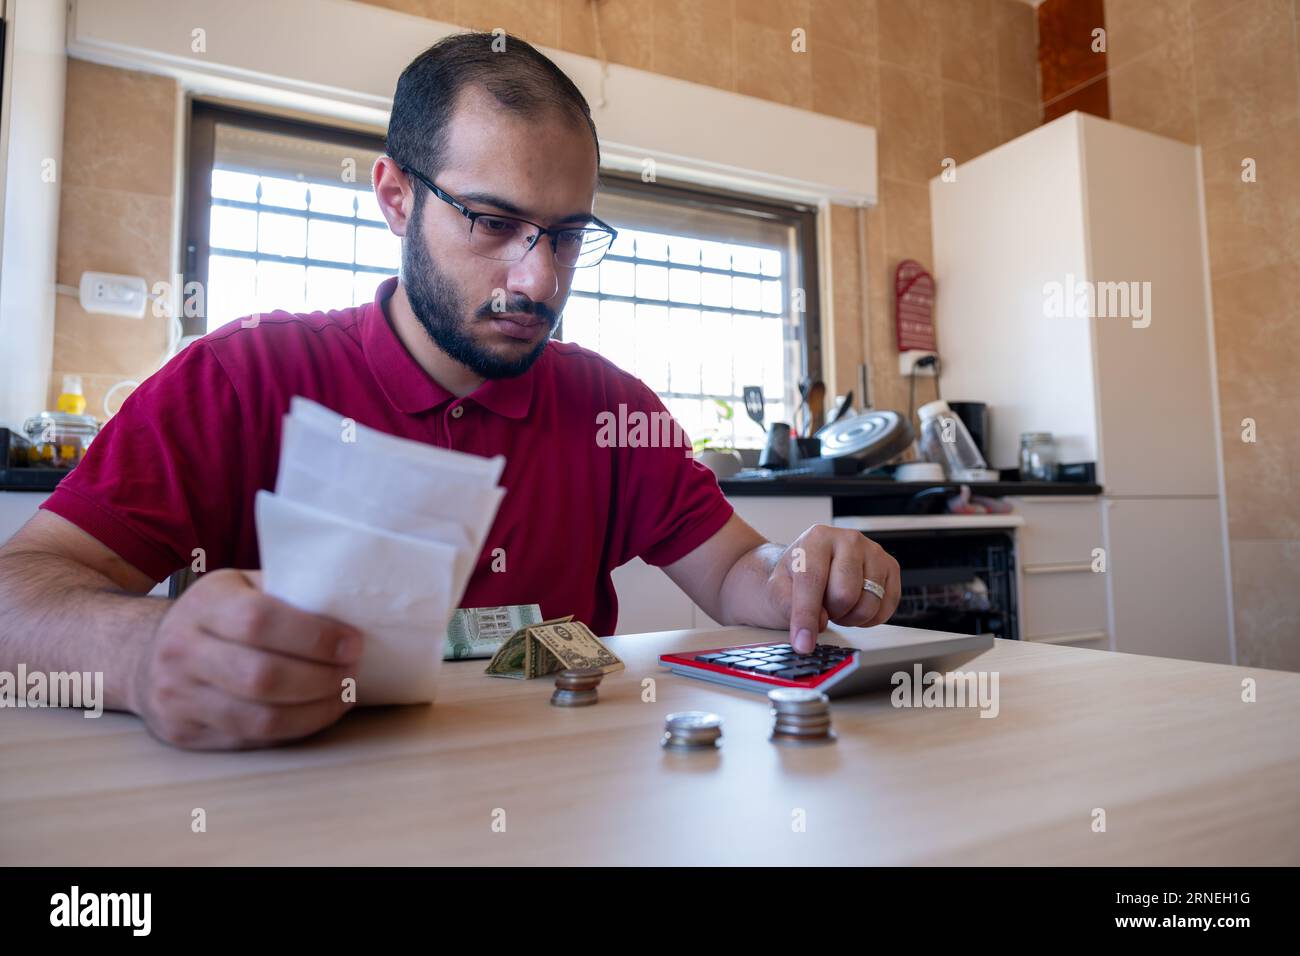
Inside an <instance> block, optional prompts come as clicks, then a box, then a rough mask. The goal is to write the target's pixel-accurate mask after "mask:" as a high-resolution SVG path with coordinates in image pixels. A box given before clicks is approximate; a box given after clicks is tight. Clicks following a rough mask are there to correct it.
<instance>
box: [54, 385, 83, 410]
mask: <svg viewBox="0 0 1300 956" xmlns="http://www.w3.org/2000/svg"><path fill="white" fill-rule="evenodd" d="M54 407H55V408H56V409H58V410H59V411H61V412H63V413H64V414H65V415H84V414H86V396H85V395H83V394H82V391H81V376H80V375H65V376H63V392H62V394H60V395H59V400H58V401H57V402H56V403H55V405H54Z"/></svg>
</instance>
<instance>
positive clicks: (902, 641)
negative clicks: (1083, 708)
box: [659, 625, 993, 697]
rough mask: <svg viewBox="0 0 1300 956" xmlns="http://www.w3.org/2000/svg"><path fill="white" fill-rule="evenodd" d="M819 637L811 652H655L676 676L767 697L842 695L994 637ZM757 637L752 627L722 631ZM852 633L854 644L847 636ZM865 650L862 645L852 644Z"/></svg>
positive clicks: (952, 663) (892, 632) (885, 631)
mask: <svg viewBox="0 0 1300 956" xmlns="http://www.w3.org/2000/svg"><path fill="white" fill-rule="evenodd" d="M843 630H844V632H848V633H839V632H837V631H829V632H827V634H825V635H823V640H824V641H825V643H819V644H818V645H817V646H816V647H815V648H814V649H813V651H812V653H811V654H797V653H795V650H794V648H793V647H792V646H791V645H790V644H788V643H786V642H784V641H779V640H768V641H757V642H753V643H743V644H741V643H738V644H726V645H723V646H722V647H716V648H712V649H709V650H699V651H680V652H677V653H674V654H661V655H660V657H659V663H660V665H661V666H663V667H667V668H669V669H671V670H672V672H673V673H674V674H681V675H682V676H684V677H695V678H698V679H699V680H707V681H713V682H714V683H717V684H727V685H728V686H730V687H739V688H742V689H743V690H755V691H760V692H762V693H767V692H768V691H769V690H771V689H772V688H773V687H804V688H808V689H810V690H819V691H821V692H822V693H824V694H826V695H827V696H828V697H844V696H847V695H849V694H860V693H863V692H865V691H869V690H875V689H877V688H881V687H889V686H890V678H891V677H892V676H893V675H894V674H895V673H897V672H899V671H910V670H911V668H912V667H913V666H914V665H915V664H918V663H919V664H922V665H924V667H925V669H926V670H939V671H943V670H950V669H952V668H954V667H958V666H960V665H961V664H963V663H965V662H966V661H968V660H970V659H971V658H972V657H975V656H976V655H978V654H981V653H983V652H984V651H986V650H989V649H990V648H991V647H992V646H993V635H992V634H949V633H946V632H943V631H925V630H921V629H919V628H906V627H894V626H890V625H881V626H879V627H873V628H871V629H869V630H868V629H865V628H845V629H843ZM727 633H731V634H733V635H736V636H739V635H741V634H743V635H745V636H755V635H758V634H762V633H763V632H762V631H760V630H758V629H757V628H738V629H735V630H734V631H728V632H720V633H719V636H720V637H721V636H724V635H725V634H727ZM849 633H851V634H852V636H853V640H854V644H850V643H848V642H847V641H846V640H845V638H846V637H848V636H849ZM855 645H863V646H855Z"/></svg>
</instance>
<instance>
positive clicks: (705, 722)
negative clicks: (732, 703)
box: [660, 710, 722, 750]
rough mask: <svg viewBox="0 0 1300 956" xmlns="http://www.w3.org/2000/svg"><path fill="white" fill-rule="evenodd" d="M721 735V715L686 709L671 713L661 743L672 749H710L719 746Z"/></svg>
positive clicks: (665, 721)
mask: <svg viewBox="0 0 1300 956" xmlns="http://www.w3.org/2000/svg"><path fill="white" fill-rule="evenodd" d="M721 737H722V718H721V717H719V716H718V715H717V714H711V713H709V712H708V711H703V710H685V711H679V712H677V713H674V714H669V715H668V717H667V718H666V719H665V720H664V735H663V739H662V740H661V741H660V743H661V744H662V745H663V746H664V747H668V748H671V749H680V750H692V749H697V748H698V749H708V748H713V747H716V746H718V743H719V739H720V738H721Z"/></svg>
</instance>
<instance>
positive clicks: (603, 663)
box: [485, 615, 623, 680]
mask: <svg viewBox="0 0 1300 956" xmlns="http://www.w3.org/2000/svg"><path fill="white" fill-rule="evenodd" d="M622 667H623V662H622V661H621V660H619V658H618V656H617V655H616V654H615V653H614V652H613V651H611V650H610V649H609V648H607V647H606V646H605V645H604V644H602V643H601V640H600V638H598V637H597V636H596V635H595V634H593V633H592V632H591V629H590V628H588V627H587V625H585V624H583V623H582V622H581V621H575V620H573V616H572V615H569V616H568V617H562V618H554V619H552V620H549V621H542V622H541V623H540V624H530V625H527V626H525V627H521V628H520V629H519V630H517V631H515V632H514V633H513V634H511V635H510V637H509V639H508V640H507V641H506V642H505V643H504V644H502V645H501V648H500V650H498V651H497V652H496V654H495V655H494V656H493V658H492V660H491V662H490V663H489V664H488V666H487V670H486V671H485V673H487V674H489V675H491V676H493V677H512V678H516V679H518V680H531V679H532V678H534V677H542V676H544V675H546V674H553V673H555V672H556V671H559V670H568V669H587V668H597V669H599V670H601V671H604V672H605V673H606V674H608V673H610V672H611V671H616V670H621V669H622Z"/></svg>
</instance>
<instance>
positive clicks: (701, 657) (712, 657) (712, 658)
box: [695, 654, 727, 664]
mask: <svg viewBox="0 0 1300 956" xmlns="http://www.w3.org/2000/svg"><path fill="white" fill-rule="evenodd" d="M726 656H727V655H726V654H697V655H696V657H695V659H696V660H697V661H704V662H705V663H706V664H711V663H714V662H716V661H719V660H721V659H722V658H724V657H726Z"/></svg>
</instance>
